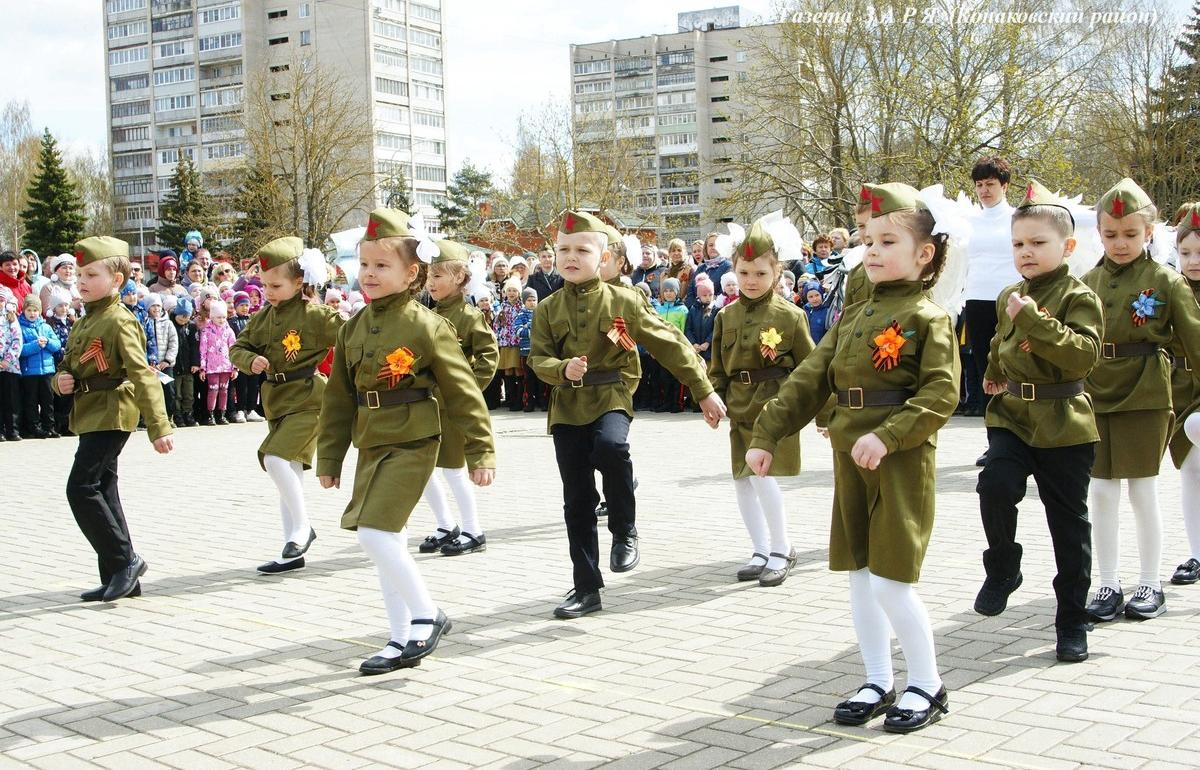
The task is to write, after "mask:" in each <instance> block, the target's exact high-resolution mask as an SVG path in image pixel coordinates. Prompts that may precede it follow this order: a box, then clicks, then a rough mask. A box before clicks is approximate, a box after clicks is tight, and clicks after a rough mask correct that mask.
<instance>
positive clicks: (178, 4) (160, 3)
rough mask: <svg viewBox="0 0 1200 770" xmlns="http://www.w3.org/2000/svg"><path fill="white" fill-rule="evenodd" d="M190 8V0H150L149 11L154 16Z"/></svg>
mask: <svg viewBox="0 0 1200 770" xmlns="http://www.w3.org/2000/svg"><path fill="white" fill-rule="evenodd" d="M190 10H192V0H152V2H151V3H150V13H151V14H152V15H154V16H165V15H167V14H169V13H178V12H179V11H190Z"/></svg>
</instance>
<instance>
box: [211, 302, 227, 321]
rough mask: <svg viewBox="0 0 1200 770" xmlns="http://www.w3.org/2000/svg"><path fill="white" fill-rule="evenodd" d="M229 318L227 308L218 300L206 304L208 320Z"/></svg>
mask: <svg viewBox="0 0 1200 770" xmlns="http://www.w3.org/2000/svg"><path fill="white" fill-rule="evenodd" d="M228 316H229V306H228V305H226V304H225V303H224V302H222V301H221V300H219V299H215V300H213V301H212V302H210V303H208V317H209V318H226V317H228Z"/></svg>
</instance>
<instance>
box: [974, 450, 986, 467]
mask: <svg viewBox="0 0 1200 770" xmlns="http://www.w3.org/2000/svg"><path fill="white" fill-rule="evenodd" d="M987 461H988V453H987V452H984V453H983V454H981V455H979V459H978V460H976V461H975V467H976V468H982V467H984V466H986V465H987Z"/></svg>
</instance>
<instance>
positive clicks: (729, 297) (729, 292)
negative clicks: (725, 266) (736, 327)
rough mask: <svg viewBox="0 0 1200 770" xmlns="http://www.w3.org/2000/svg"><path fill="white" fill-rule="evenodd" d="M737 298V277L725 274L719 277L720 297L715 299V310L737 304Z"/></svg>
mask: <svg viewBox="0 0 1200 770" xmlns="http://www.w3.org/2000/svg"><path fill="white" fill-rule="evenodd" d="M737 298H738V282H737V276H736V275H734V274H733V273H726V274H725V275H723V276H721V296H719V297H717V309H720V308H723V307H725V306H726V305H729V304H732V303H734V302H737Z"/></svg>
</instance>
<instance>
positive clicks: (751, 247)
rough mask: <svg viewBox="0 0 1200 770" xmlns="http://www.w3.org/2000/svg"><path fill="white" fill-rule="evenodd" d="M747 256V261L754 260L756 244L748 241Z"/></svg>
mask: <svg viewBox="0 0 1200 770" xmlns="http://www.w3.org/2000/svg"><path fill="white" fill-rule="evenodd" d="M745 254H746V259H754V244H753V243H751V242H750V241H746V248H745Z"/></svg>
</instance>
